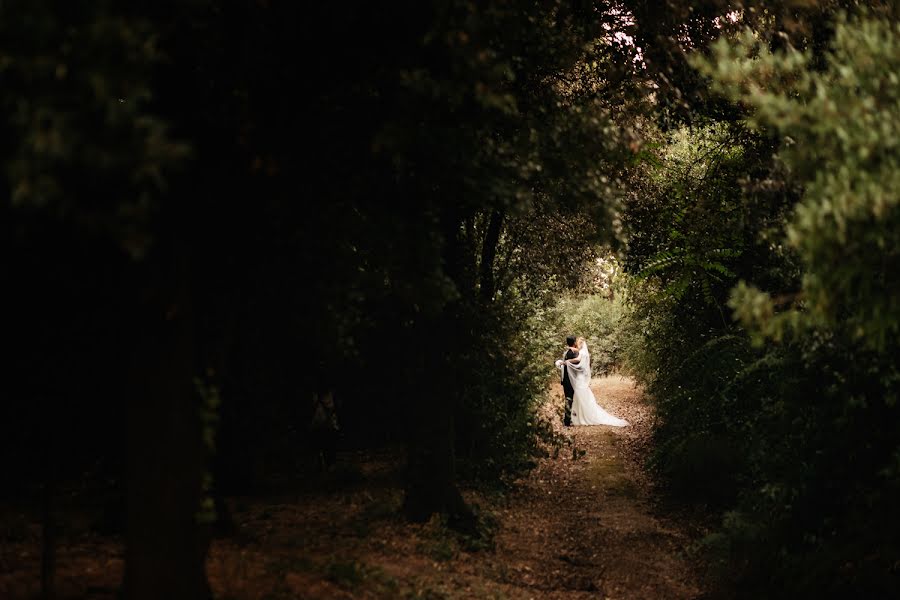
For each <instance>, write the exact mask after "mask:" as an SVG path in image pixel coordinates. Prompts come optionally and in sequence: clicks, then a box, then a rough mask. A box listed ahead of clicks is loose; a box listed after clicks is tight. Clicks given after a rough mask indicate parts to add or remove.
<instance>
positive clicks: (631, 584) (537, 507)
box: [488, 375, 700, 599]
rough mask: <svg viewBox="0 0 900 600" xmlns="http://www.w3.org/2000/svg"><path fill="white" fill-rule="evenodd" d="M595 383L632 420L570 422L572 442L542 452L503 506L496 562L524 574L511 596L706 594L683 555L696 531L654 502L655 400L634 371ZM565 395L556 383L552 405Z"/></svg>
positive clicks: (604, 401) (606, 401)
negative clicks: (645, 464)
mask: <svg viewBox="0 0 900 600" xmlns="http://www.w3.org/2000/svg"><path fill="white" fill-rule="evenodd" d="M591 387H592V389H593V391H594V394H595V396H596V397H597V401H598V402H599V403H600V405H601V406H603V407H604V408H606V409H607V410H608V411H609V412H610V413H612V414H614V415H616V416H619V417H622V418H625V419H627V420H628V421H629V422H630V423H631V426H629V427H624V428H615V427H607V426H596V427H572V428H569V429H567V430H565V431H566V433H567V435H569V436H570V437H571V438H573V441H574V447H573V449H572V450H569V452H567V453H566V455H561V456H559V457H558V458H556V459H553V458H548V459H544V460H542V461H541V462H540V464H539V465H538V467H537V468H536V469H535V470H534V471H533V472H532V473H530V474H529V476H528V477H527V478H526V479H525V480H523V481H522V482H521V483H520V486H519V487H518V489H517V491H516V493H515V494H514V496H513V497H512V498H511V499H510V502H509V506H508V507H505V508H503V509H500V514H501V515H502V517H501V521H502V526H501V528H500V531H499V533H498V536H497V550H496V553H495V555H494V556H493V557H491V559H489V561H488V562H499V563H501V564H503V563H505V564H506V565H507V566H508V568H511V569H512V570H513V571H514V572H516V573H517V577H516V578H513V579H517V580H518V584H517V585H516V586H515V588H514V589H513V590H509V591H508V595H509V597H516V598H560V599H562V598H567V599H568V598H573V599H574V598H597V597H600V598H615V599H630V598H635V599H638V598H641V599H646V598H672V599H675V598H679V599H680V598H695V597H698V596H699V595H700V589H699V588H698V586H697V584H696V583H695V581H694V580H693V578H692V576H691V573H692V568H691V566H690V565H689V564H688V562H687V561H686V559H685V558H684V549H685V548H686V546H687V545H688V544H689V543H690V540H689V538H688V536H687V535H686V533H685V532H684V530H683V528H680V527H678V524H677V523H673V522H670V521H669V520H667V519H666V518H665V517H664V516H662V515H660V514H658V511H656V510H655V509H654V506H653V501H654V497H653V493H652V488H651V485H650V482H649V481H648V480H647V478H646V475H645V474H644V473H643V472H642V470H641V468H640V463H641V461H642V459H643V453H644V452H645V449H646V448H647V442H648V441H649V436H650V434H651V426H652V419H653V411H652V409H651V407H650V406H649V405H648V404H647V403H646V402H645V400H644V397H643V394H642V392H641V390H640V389H639V388H638V387H637V386H636V385H635V383H634V381H633V380H631V379H629V378H627V377H622V376H618V375H613V376H609V377H604V378H598V379H595V380H594V381H593V382H592V385H591ZM562 403H563V399H562V394H561V390H558V389H557V390H554V393H553V394H551V397H550V399H549V401H548V405H547V407H546V409H547V410H550V411H553V412H558V411H559V409H558V408H557V407H559V406H562ZM558 421H559V419H558V418H557V419H555V422H558ZM582 452H583V453H584V454H583V455H582V454H581V453H582Z"/></svg>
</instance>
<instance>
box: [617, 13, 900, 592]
mask: <svg viewBox="0 0 900 600" xmlns="http://www.w3.org/2000/svg"><path fill="white" fill-rule="evenodd" d="M898 39H900V30H898V29H897V26H896V25H895V24H893V23H888V22H887V21H879V20H875V19H871V18H862V19H843V18H842V19H838V20H837V22H836V23H835V25H834V29H833V37H832V39H831V46H830V50H829V51H828V52H824V53H822V52H821V51H820V50H821V49H819V50H816V49H814V48H810V49H809V50H807V51H804V52H801V51H798V50H794V49H792V48H790V47H787V48H786V49H785V50H784V51H781V52H774V53H773V52H771V51H770V47H771V46H772V44H771V41H770V42H766V37H765V36H763V35H762V34H761V33H760V32H759V31H746V32H745V33H744V34H743V35H741V36H737V37H736V38H728V37H725V36H723V37H722V39H720V40H719V41H718V42H717V43H716V44H715V45H714V48H713V52H712V55H710V56H701V55H699V54H698V55H696V56H695V57H694V59H693V63H694V64H695V65H697V66H698V67H699V69H700V71H701V72H702V73H703V74H704V75H706V76H707V77H710V78H711V80H712V82H713V85H714V87H715V89H717V90H719V91H720V92H723V93H724V94H726V95H727V97H728V98H730V99H731V100H733V101H735V102H737V103H739V105H740V107H741V108H742V109H743V110H745V111H746V114H747V119H746V121H745V122H741V123H732V124H729V125H713V126H711V127H710V128H708V129H707V130H706V133H704V132H703V130H699V131H698V130H694V131H689V132H686V133H684V132H679V133H676V134H675V135H673V134H669V135H668V136H666V137H664V143H663V144H662V145H660V146H657V150H656V152H655V153H654V156H655V158H654V159H653V160H641V161H639V162H638V163H637V164H636V165H635V166H634V167H633V169H634V173H635V175H636V177H637V178H638V181H637V189H638V190H639V194H640V196H639V197H636V198H634V199H633V200H632V201H630V203H629V205H628V206H627V209H626V228H627V229H629V230H630V231H632V232H633V233H634V235H633V236H632V239H631V240H630V241H631V243H630V246H629V249H628V252H627V253H626V261H625V264H626V266H627V267H628V268H629V269H630V270H632V272H636V273H639V274H641V276H640V277H638V278H636V279H635V280H633V281H632V285H633V287H634V289H633V290H632V291H631V292H630V294H629V298H630V299H631V300H632V303H631V305H630V311H629V313H628V315H627V318H626V326H625V328H624V332H625V336H624V344H625V346H626V362H627V365H628V368H629V369H631V370H632V371H633V372H634V373H635V374H636V375H637V376H638V377H639V378H640V379H641V380H642V381H643V382H645V384H646V385H647V386H648V389H649V390H650V391H651V393H652V394H653V396H654V397H655V398H656V401H657V403H658V407H659V414H660V417H661V419H660V424H659V426H658V428H657V432H656V440H657V452H656V456H655V458H654V464H655V465H656V466H657V467H658V468H659V470H660V473H661V474H662V475H663V476H664V477H665V478H666V480H667V481H669V483H670V484H671V488H672V489H673V490H675V491H677V492H678V493H679V494H680V495H682V496H683V497H687V498H690V499H691V500H693V501H695V502H699V501H702V502H706V503H712V505H713V506H717V507H719V508H720V509H721V510H723V513H724V518H723V522H722V528H721V530H720V531H719V532H716V533H714V534H713V535H711V536H710V537H709V538H708V539H707V540H706V543H705V547H706V550H707V551H708V554H707V556H709V557H711V558H714V559H715V562H716V563H717V565H718V566H719V567H720V568H721V571H720V573H721V575H722V577H723V579H722V584H723V585H724V586H726V587H729V584H728V583H726V581H736V582H737V584H736V585H735V586H734V587H733V588H731V589H730V590H729V592H730V593H731V594H732V595H735V596H738V597H759V596H765V597H812V596H816V597H838V596H844V595H865V596H868V597H890V596H892V595H895V594H896V593H897V590H898V583H897V580H896V574H895V571H896V564H897V563H896V561H897V557H898V556H900V548H898V545H897V542H896V540H897V539H898V530H897V526H896V520H895V519H893V517H892V516H891V515H892V514H893V510H894V509H893V508H891V507H893V506H896V505H897V504H898V502H900V495H898V494H900V478H898V472H897V469H896V464H897V458H896V457H897V455H898V440H900V430H898V422H900V420H898V419H897V415H896V398H897V393H898V383H900V380H898V377H897V367H896V364H895V360H894V358H893V357H894V356H895V355H896V354H897V352H898V350H900V349H898V348H897V342H896V340H897V335H896V333H897V324H898V319H900V313H898V309H897V306H898V304H897V295H898V291H900V290H898V288H897V287H896V285H897V284H896V282H895V281H893V279H891V276H890V273H891V272H894V271H896V265H895V262H896V261H897V257H898V252H900V250H898V248H900V243H898V242H900V239H898V238H897V232H898V231H900V228H898V214H900V213H898V210H897V197H898V196H897V194H896V188H897V185H896V184H897V181H895V179H896V173H895V172H896V171H897V170H898V166H900V165H897V164H896V159H897V153H896V151H895V147H894V146H895V145H896V135H895V134H894V130H895V129H896V128H897V127H898V126H900V125H898V123H900V113H898V111H897V106H900V103H898V95H897V89H898V88H897V86H896V85H894V84H895V83H896V82H895V81H894V79H895V78H892V77H891V76H890V75H889V74H890V73H892V72H894V71H896V70H897V69H896V66H897V61H898V60H900V58H898V57H900V54H898V48H900V44H898ZM685 135H687V138H688V139H689V140H694V141H691V142H690V143H689V144H687V145H685V144H684V143H683V139H684V137H683V136H685ZM680 136H681V137H680ZM710 136H712V139H714V140H715V139H717V140H719V143H720V144H722V145H723V148H724V150H722V151H720V150H716V151H714V152H712V153H710V154H705V153H704V151H703V150H702V149H703V148H704V146H707V147H708V142H705V141H704V139H709V137H710ZM651 137H652V136H651ZM659 137H660V136H657V139H658V138H659ZM698 137H699V139H697V138H698ZM695 147H696V148H698V149H699V150H696V151H695V150H694V148H695ZM683 157H687V158H686V159H685V158H683ZM714 165H719V166H714ZM717 249H724V250H726V252H725V253H724V254H723V255H722V256H723V259H722V260H721V261H719V260H717V259H715V258H712V257H715V256H716V250H717ZM687 256H689V257H691V259H690V260H687V259H685V257H687ZM715 262H719V263H720V266H721V268H720V266H715V264H714V263H715ZM686 273H689V277H688V278H687V283H686V284H685V283H683V281H684V279H683V278H684V276H685V274H686ZM713 275H715V276H716V277H718V278H720V279H719V280H718V281H717V280H716V277H712V276H713ZM707 278H708V279H709V281H710V286H709V287H710V290H711V292H712V294H711V300H712V301H714V304H715V308H714V309H713V310H710V308H711V307H713V302H710V295H709V294H707V293H706V291H705V287H706V285H705V284H704V279H707ZM728 309H731V310H733V315H734V317H735V319H737V320H738V321H739V323H740V324H741V325H743V328H737V327H735V326H734V325H733V323H732V319H731V318H728V315H727V311H728ZM716 313H719V314H716ZM775 557H777V558H775Z"/></svg>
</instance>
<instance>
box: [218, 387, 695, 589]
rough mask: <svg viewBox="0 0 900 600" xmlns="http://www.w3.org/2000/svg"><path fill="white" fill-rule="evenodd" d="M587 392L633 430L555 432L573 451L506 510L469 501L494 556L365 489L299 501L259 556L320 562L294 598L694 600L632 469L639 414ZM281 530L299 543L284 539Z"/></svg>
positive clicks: (640, 433)
mask: <svg viewBox="0 0 900 600" xmlns="http://www.w3.org/2000/svg"><path fill="white" fill-rule="evenodd" d="M592 387H593V389H594V393H595V395H596V396H597V398H598V401H599V402H600V403H601V404H602V405H603V406H604V407H605V408H606V409H607V410H609V411H610V412H612V413H613V414H615V415H617V416H621V417H624V418H626V419H628V420H629V421H630V422H631V424H632V425H631V426H630V427H626V428H621V429H617V428H611V427H604V426H601V427H577V428H573V429H569V430H566V435H569V436H572V437H573V438H574V451H573V449H572V448H567V449H564V450H563V451H562V452H561V453H560V455H559V456H557V457H549V458H546V459H543V460H541V461H540V463H539V465H538V466H537V468H536V469H535V470H534V471H532V472H531V473H530V474H529V475H528V476H527V478H525V479H523V480H522V481H520V482H519V483H518V486H517V488H516V491H515V492H514V493H512V494H511V495H509V496H508V497H506V498H505V499H497V498H495V497H481V496H478V495H477V494H468V497H469V500H470V501H471V502H473V503H478V504H479V505H481V506H482V507H483V508H484V509H486V511H487V512H489V513H491V514H493V515H495V516H496V518H497V519H498V521H499V528H498V533H497V536H496V539H495V543H496V547H495V549H494V551H478V552H470V551H466V550H465V549H464V548H463V547H462V546H461V544H460V541H459V540H458V538H456V537H455V536H454V535H452V534H451V533H450V532H448V531H447V530H446V529H445V528H444V527H443V526H442V525H441V524H440V522H439V521H438V520H437V519H435V520H433V521H432V522H431V523H428V524H426V525H411V524H408V523H405V522H403V521H402V520H400V519H398V518H396V517H395V516H393V515H395V512H396V509H397V507H398V506H399V502H400V495H399V490H396V489H393V490H392V489H390V488H386V489H384V490H383V491H382V492H379V491H378V490H377V489H374V488H372V486H371V485H369V486H368V488H367V490H366V492H364V493H363V494H364V495H362V496H361V495H359V494H349V495H346V494H345V495H343V496H340V497H339V498H336V497H335V496H333V495H332V496H328V495H322V496H321V498H320V501H319V502H316V501H315V500H312V499H310V498H307V502H306V503H304V504H305V508H301V507H299V506H297V505H296V504H294V505H283V506H281V507H280V509H279V511H280V512H279V514H278V515H277V516H273V517H272V521H273V525H274V526H275V529H273V533H272V534H271V536H270V537H269V538H268V539H267V541H266V545H270V544H272V545H275V546H283V545H284V544H288V543H290V542H291V541H292V540H293V542H294V543H295V544H296V543H297V542H298V541H299V540H297V539H296V537H295V536H297V535H298V534H299V535H302V536H303V542H302V545H303V546H304V554H305V555H306V556H309V557H321V556H330V557H331V558H330V559H329V561H330V562H328V563H327V564H323V563H321V562H318V563H315V560H316V559H312V561H311V562H307V563H305V564H299V565H297V567H296V568H294V569H293V570H291V569H290V568H289V569H288V572H286V573H285V574H284V581H285V582H286V583H287V587H288V588H290V590H291V591H292V592H293V593H294V594H296V595H297V597H301V598H317V599H318V598H323V599H324V598H394V597H400V598H411V599H412V598H415V599H422V600H425V599H427V600H438V599H456V598H459V599H462V598H498V599H500V598H508V599H528V598H534V599H573V600H574V599H578V598H609V599H623V600H624V599H642V600H647V599H686V598H696V597H699V596H700V595H701V594H700V590H699V589H698V586H697V585H696V584H695V578H694V576H693V575H692V570H691V568H690V565H689V564H688V562H687V561H686V560H685V559H684V558H683V553H684V552H683V551H684V548H685V547H686V546H687V545H688V543H689V540H688V538H687V536H686V535H685V534H684V533H683V532H682V531H681V530H680V529H679V528H678V527H676V526H675V524H673V523H671V522H668V521H667V520H666V519H665V518H663V517H661V516H659V515H657V514H656V511H654V509H653V496H652V493H651V491H650V490H651V486H650V485H649V482H648V481H647V480H646V479H645V478H644V475H643V474H642V472H641V469H640V467H639V465H640V460H641V458H642V452H643V451H644V449H645V448H646V441H647V439H648V437H649V435H650V427H651V423H650V420H651V419H652V411H651V410H650V407H649V406H648V405H647V404H646V403H645V402H644V401H643V397H642V395H641V392H640V390H638V389H637V388H636V387H635V385H634V383H633V381H631V380H630V379H627V378H624V377H619V376H612V377H608V378H601V379H596V380H595V381H594V383H593V385H592ZM561 406H562V397H561V394H560V392H559V391H558V390H555V391H554V394H553V395H552V396H551V398H550V400H549V401H548V404H547V407H546V410H547V411H548V412H549V413H555V412H556V411H557V410H558V409H559V407H561ZM554 416H555V415H554ZM556 421H559V418H558V417H556ZM560 430H562V428H561V427H560ZM377 471H378V469H377V467H375V468H374V469H373V470H372V471H370V472H367V473H365V476H366V478H367V480H369V481H370V482H371V481H372V480H377V479H378V473H377ZM386 479H387V480H389V479H390V477H386ZM310 500H312V501H311V502H310ZM253 512H255V511H250V512H249V513H247V514H252V513H253ZM290 523H298V524H302V525H303V526H305V527H306V531H305V532H304V533H302V534H300V533H299V532H298V531H296V530H295V529H294V528H292V527H285V524H290ZM248 525H251V527H253V528H255V527H257V526H256V525H252V524H250V523H248ZM354 528H356V529H357V531H356V533H352V532H353V531H354ZM348 532H349V533H348ZM278 540H281V541H278ZM217 550H218V556H220V557H227V556H229V555H231V554H232V553H231V552H229V551H227V550H226V549H225V548H224V547H222V546H220V547H219V548H218V549H217ZM266 554H267V556H269V557H271V556H272V555H273V553H272V552H271V551H267V552H266ZM244 555H245V556H247V549H246V548H245V549H244ZM216 560H217V555H216V554H215V553H214V555H213V562H212V564H211V566H212V568H211V576H212V577H213V580H214V583H215V582H217V581H218V582H222V583H224V582H225V580H227V579H229V578H228V577H227V576H225V577H222V575H224V573H223V572H222V569H219V568H217V566H216V562H215V561H216ZM224 560H225V561H226V562H227V558H226V559H224ZM268 560H271V559H270V558H269V559H268ZM271 568H272V567H271V565H269V566H261V567H260V569H259V570H260V571H271ZM225 570H227V567H225ZM323 573H324V577H323ZM232 579H233V578H232ZM226 587H227V584H226ZM251 587H252V586H251ZM233 595H234V596H235V597H244V596H243V595H241V594H239V593H235V594H233Z"/></svg>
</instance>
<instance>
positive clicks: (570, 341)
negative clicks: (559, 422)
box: [556, 335, 578, 427]
mask: <svg viewBox="0 0 900 600" xmlns="http://www.w3.org/2000/svg"><path fill="white" fill-rule="evenodd" d="M566 346H567V348H566V352H565V354H563V358H562V360H558V361H556V366H557V367H559V368H561V369H562V375H561V376H560V382H561V383H562V386H563V395H564V396H565V397H566V416H565V418H564V419H563V425H565V426H566V427H571V426H572V397H573V396H575V389H574V388H573V387H572V382H571V381H569V369H567V368H566V365H565V361H567V360H569V359H570V358H576V357H577V356H578V349H577V348H575V337H574V336H571V335H570V336H569V337H567V338H566Z"/></svg>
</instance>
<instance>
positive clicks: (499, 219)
mask: <svg viewBox="0 0 900 600" xmlns="http://www.w3.org/2000/svg"><path fill="white" fill-rule="evenodd" d="M502 230H503V211H502V210H501V209H499V208H495V209H494V210H493V212H492V213H491V221H490V223H488V228H487V232H485V234H484V242H483V243H482V245H481V274H480V277H479V279H480V282H481V299H482V300H483V301H484V302H486V303H487V302H491V301H493V299H494V293H495V292H496V291H497V286H496V282H495V280H494V259H495V258H496V256H497V244H498V243H499V242H500V232H501V231H502Z"/></svg>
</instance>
